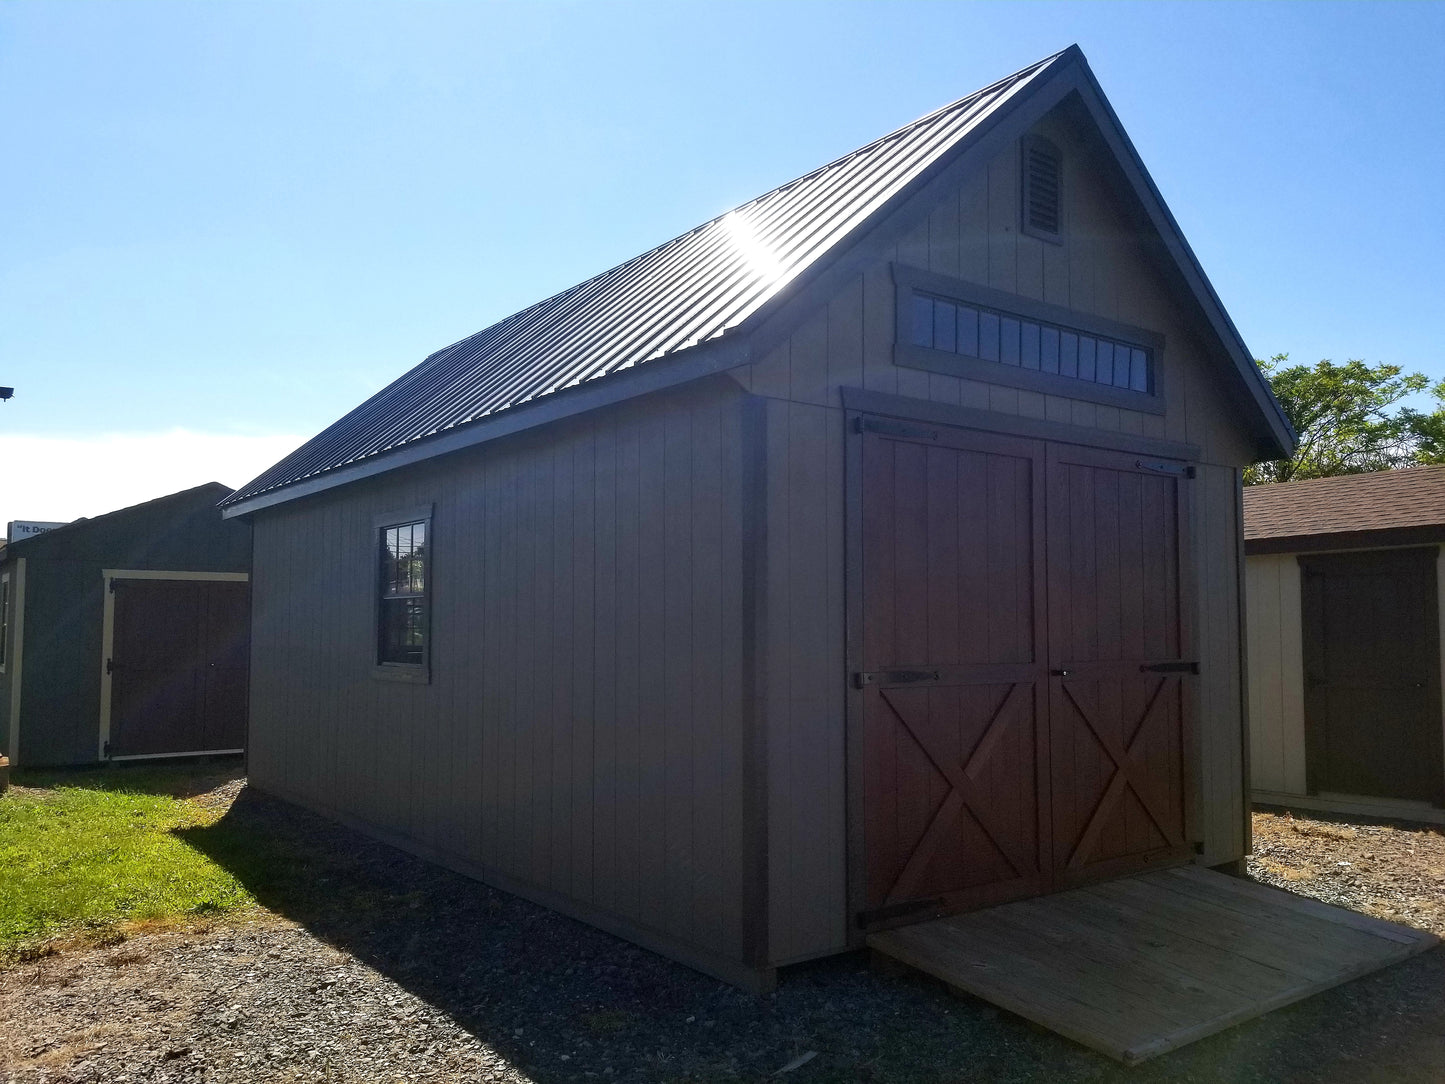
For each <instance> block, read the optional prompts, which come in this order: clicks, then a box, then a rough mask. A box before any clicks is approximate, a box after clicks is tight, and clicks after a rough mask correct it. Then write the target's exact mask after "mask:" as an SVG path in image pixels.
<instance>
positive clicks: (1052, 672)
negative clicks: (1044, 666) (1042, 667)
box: [1049, 670, 1073, 677]
mask: <svg viewBox="0 0 1445 1084" xmlns="http://www.w3.org/2000/svg"><path fill="white" fill-rule="evenodd" d="M1072 673H1073V671H1072V670H1050V671H1049V675H1050V676H1051V677H1068V676H1070V675H1071V674H1072Z"/></svg>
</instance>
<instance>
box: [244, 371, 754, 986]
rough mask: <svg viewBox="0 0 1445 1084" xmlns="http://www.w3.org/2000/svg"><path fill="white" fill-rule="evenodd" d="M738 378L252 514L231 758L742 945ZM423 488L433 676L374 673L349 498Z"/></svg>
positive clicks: (589, 912) (502, 862)
mask: <svg viewBox="0 0 1445 1084" xmlns="http://www.w3.org/2000/svg"><path fill="white" fill-rule="evenodd" d="M745 399H746V397H745V396H743V395H742V394H740V393H739V392H738V391H737V389H736V387H735V386H733V385H731V384H730V383H729V382H727V381H725V380H723V381H721V382H720V385H719V384H706V385H700V386H696V387H694V388H692V389H691V390H689V391H687V392H679V393H669V394H666V395H663V396H656V397H652V398H650V399H646V400H638V401H636V402H634V403H631V404H624V405H623V406H620V407H616V408H612V409H609V410H606V411H598V412H595V413H593V414H590V415H588V416H586V417H585V418H583V419H580V420H578V421H576V422H570V423H559V424H558V425H554V426H551V427H549V428H548V429H547V430H545V431H543V432H538V433H535V434H532V435H529V436H525V437H517V438H512V439H509V440H506V441H501V442H497V443H496V444H493V445H489V446H487V447H485V448H483V449H479V450H476V451H470V452H465V453H459V454H457V455H454V456H451V457H448V458H446V459H441V460H436V461H432V462H429V463H427V464H425V465H423V466H420V467H418V468H413V469H408V470H405V471H397V472H393V473H391V474H388V475H384V476H382V477H380V478H377V479H375V480H372V481H367V482H364V483H358V484H355V485H351V486H348V487H346V488H345V489H343V490H338V491H334V492H332V493H329V494H324V495H321V496H319V497H316V498H313V499H307V500H303V501H298V502H295V503H293V504H287V505H283V506H281V507H279V508H277V509H275V510H271V511H266V512H263V513H260V514H259V515H258V516H257V517H256V520H255V547H256V560H255V572H254V577H253V583H252V591H253V613H254V633H255V635H254V647H253V668H252V672H253V681H252V723H251V751H250V755H251V778H252V780H253V782H255V783H256V784H257V785H258V786H260V787H262V788H265V789H268V790H273V791H275V792H277V793H279V794H281V795H284V796H287V797H290V798H293V799H296V800H299V801H301V802H303V803H305V804H308V805H311V806H313V807H316V808H318V809H321V810H323V811H326V812H330V813H333V814H338V815H341V816H343V817H346V818H348V819H352V820H355V821H359V822H362V823H364V824H365V825H367V826H370V827H372V828H374V829H377V830H380V831H381V832H382V833H383V834H385V835H387V836H389V837H391V838H393V839H395V840H396V841H398V842H401V843H403V844H404V845H407V846H411V847H414V848H415V849H418V850H420V851H422V852H423V853H427V854H430V855H433V856H435V857H439V858H441V859H442V860H443V861H447V862H449V863H451V864H453V865H455V866H458V867H459V868H463V869H466V870H468V871H469V872H473V873H476V874H478V875H480V876H482V877H483V878H485V879H489V880H492V881H494V882H495V883H498V884H501V885H502V886H503V887H509V888H515V889H519V890H521V891H524V892H527V893H530V894H532V895H533V896H535V897H537V898H540V899H544V900H545V901H546V902H549V903H553V904H555V905H558V906H562V907H564V908H567V909H570V910H573V911H575V912H577V913H579V914H583V915H585V916H587V917H590V918H593V919H594V920H596V919H601V924H603V925H609V924H611V925H613V926H614V927H615V928H620V929H622V930H623V931H624V932H629V933H633V934H639V933H640V934H641V935H643V936H644V939H649V938H650V939H652V940H653V941H654V942H658V943H661V944H663V945H664V946H665V947H669V948H676V947H677V946H683V947H691V948H692V949H695V950H697V951H698V952H700V953H710V954H713V955H714V956H717V957H721V958H725V959H728V960H732V961H742V960H745V959H746V958H747V957H748V956H749V953H750V952H751V951H753V949H752V948H751V946H750V945H749V944H748V938H747V937H746V934H745V919H744V910H745V908H744V895H745V892H746V891H747V889H748V886H750V885H754V884H755V883H756V878H751V877H750V876H749V872H748V869H747V860H746V856H745V849H744V845H745V831H744V819H745V817H746V816H749V815H752V814H750V813H749V810H748V809H747V805H746V803H747V795H748V793H749V790H748V786H747V780H746V779H745V768H746V763H747V761H746V758H747V755H748V747H747V736H748V727H747V711H746V707H747V705H746V702H745V694H746V692H747V678H746V673H747V670H748V667H747V658H746V651H745V641H746V635H747V629H746V624H747V621H746V617H747V610H748V606H749V603H750V599H749V598H748V597H747V594H746V592H745V590H744V584H745V582H746V580H747V577H746V575H745V554H744V547H743V537H744V534H743V531H744V527H743V525H744V522H745V514H744V507H743V487H744V478H745V468H746V464H745V454H744V439H743V432H744V424H745V406H744V403H745ZM422 504H433V505H434V508H435V511H434V518H433V522H432V527H433V534H432V546H433V550H432V561H433V571H432V576H433V591H434V594H433V599H434V609H433V614H432V668H431V682H430V684H427V685H415V684H403V683H394V682H387V681H382V680H378V679H376V678H374V677H373V676H372V673H371V670H372V667H371V661H372V657H373V650H374V642H373V636H374V631H373V608H372V607H373V594H374V567H375V564H374V561H375V556H374V549H373V547H374V534H373V530H372V521H373V517H375V516H376V515H379V514H385V513H386V512H388V510H393V509H405V508H411V507H415V506H417V505H422ZM755 850H756V846H755ZM706 962H707V961H704V965H706Z"/></svg>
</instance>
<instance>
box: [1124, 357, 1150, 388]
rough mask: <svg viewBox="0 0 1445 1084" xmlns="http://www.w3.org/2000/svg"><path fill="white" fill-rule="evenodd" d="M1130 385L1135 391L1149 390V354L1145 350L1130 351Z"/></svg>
mask: <svg viewBox="0 0 1445 1084" xmlns="http://www.w3.org/2000/svg"><path fill="white" fill-rule="evenodd" d="M1130 353H1131V355H1132V360H1131V362H1130V365H1129V387H1131V388H1133V389H1134V390H1135V391H1148V390H1149V355H1148V354H1146V353H1145V352H1144V351H1143V350H1132V351H1130Z"/></svg>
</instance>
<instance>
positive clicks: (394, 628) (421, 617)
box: [378, 598, 426, 666]
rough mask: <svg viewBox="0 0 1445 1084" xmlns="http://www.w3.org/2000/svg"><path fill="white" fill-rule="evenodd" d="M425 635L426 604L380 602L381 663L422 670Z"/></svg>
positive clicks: (401, 600)
mask: <svg viewBox="0 0 1445 1084" xmlns="http://www.w3.org/2000/svg"><path fill="white" fill-rule="evenodd" d="M425 635H426V604H425V602H424V601H423V600H422V599H419V598H389V599H383V600H382V602H381V644H380V651H379V652H378V654H379V656H380V661H381V662H390V663H403V664H406V665H411V666H420V665H421V664H422V662H423V661H424V660H423V658H422V654H423V646H424V639H425Z"/></svg>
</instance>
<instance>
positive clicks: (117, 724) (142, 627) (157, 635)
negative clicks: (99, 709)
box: [110, 579, 249, 757]
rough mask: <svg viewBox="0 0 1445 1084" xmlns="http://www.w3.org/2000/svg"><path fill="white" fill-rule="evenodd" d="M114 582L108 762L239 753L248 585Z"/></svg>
mask: <svg viewBox="0 0 1445 1084" xmlns="http://www.w3.org/2000/svg"><path fill="white" fill-rule="evenodd" d="M112 583H113V584H114V591H115V616H114V626H113V640H112V649H111V658H110V666H111V723H110V755H111V756H113V757H124V756H147V755H156V754H166V753H188V752H203V751H209V750H218V749H239V748H240V747H241V746H242V745H243V744H244V742H245V732H246V674H247V644H248V639H247V636H248V631H247V630H248V625H249V620H248V603H247V597H248V596H247V590H246V584H245V583H239V582H232V581H213V580H145V579H116V580H113V581H112Z"/></svg>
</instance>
